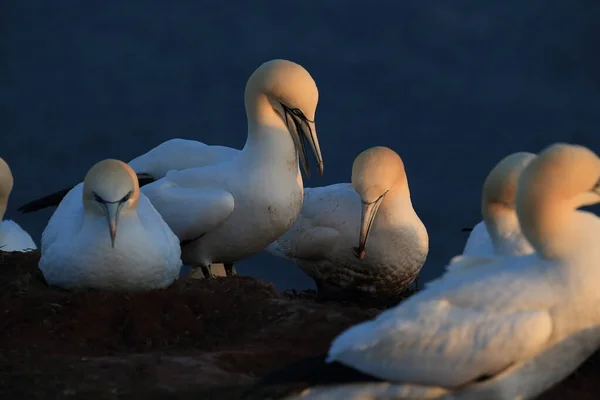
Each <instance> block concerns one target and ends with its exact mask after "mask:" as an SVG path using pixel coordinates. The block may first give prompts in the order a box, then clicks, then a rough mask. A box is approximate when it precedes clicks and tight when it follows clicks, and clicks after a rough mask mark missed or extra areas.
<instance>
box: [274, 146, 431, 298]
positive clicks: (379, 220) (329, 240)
mask: <svg viewBox="0 0 600 400" xmlns="http://www.w3.org/2000/svg"><path fill="white" fill-rule="evenodd" d="M351 180H352V183H339V184H335V185H331V186H325V187H318V188H306V189H305V194H304V204H303V206H302V211H301V212H300V214H299V216H298V218H297V219H296V222H295V223H294V225H292V227H291V228H290V229H289V230H288V231H287V232H286V233H285V234H283V235H282V236H281V237H280V238H279V239H277V240H276V241H275V242H274V243H273V244H271V245H270V246H269V247H267V250H268V251H269V252H271V253H273V254H276V255H278V256H281V257H284V258H287V259H290V260H292V261H294V262H295V263H296V264H298V266H299V267H300V268H301V269H302V270H303V271H304V272H305V273H306V274H308V275H309V276H310V277H311V278H313V279H314V281H315V283H316V285H317V287H318V290H319V293H320V294H321V295H322V296H324V297H327V298H338V299H339V298H343V299H358V298H361V297H364V296H367V297H376V298H379V299H382V300H383V299H385V298H394V297H395V296H397V295H399V294H400V293H402V292H403V291H404V290H406V289H407V287H408V286H409V285H410V284H411V283H412V282H413V281H414V280H415V278H416V277H417V275H418V273H419V271H420V270H421V267H422V266H423V264H424V262H425V259H426V258H427V253H428V250H429V238H428V235H427V230H426V229H425V226H424V225H423V223H422V222H421V220H420V219H419V217H418V216H417V214H416V212H415V210H414V209H413V206H412V202H411V198H410V191H409V188H408V180H407V177H406V172H405V170H404V163H403V162H402V159H401V158H400V156H398V154H396V152H394V151H393V150H391V149H389V148H387V147H373V148H370V149H368V150H365V151H363V152H362V153H360V154H359V155H358V156H357V157H356V159H355V161H354V164H353V166H352V179H351Z"/></svg>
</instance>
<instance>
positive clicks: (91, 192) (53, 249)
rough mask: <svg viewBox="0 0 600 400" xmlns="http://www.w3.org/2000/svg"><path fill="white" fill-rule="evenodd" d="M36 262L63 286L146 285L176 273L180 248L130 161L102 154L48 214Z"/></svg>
mask: <svg viewBox="0 0 600 400" xmlns="http://www.w3.org/2000/svg"><path fill="white" fill-rule="evenodd" d="M39 267H40V270H41V271H42V272H43V273H44V277H45V278H46V281H47V282H48V284H49V285H52V286H58V287H62V288H66V289H74V288H78V289H83V288H94V289H104V290H114V291H139V290H150V289H156V288H164V287H167V286H169V285H170V284H171V283H172V282H173V281H174V280H175V279H176V278H177V277H178V276H179V270H180V268H181V248H180V246H179V240H178V239H177V237H176V236H175V235H174V234H173V232H171V230H170V229H169V227H168V226H167V224H166V223H165V222H164V221H163V219H162V218H161V216H160V215H159V214H158V212H157V211H156V210H155V209H154V207H153V206H152V204H151V203H150V201H149V200H148V199H147V198H146V196H144V195H143V194H141V193H140V188H139V185H138V180H137V177H136V174H135V172H134V171H133V170H132V169H131V167H129V166H128V165H127V164H125V163H124V162H121V161H118V160H104V161H100V162H99V163H97V164H96V165H94V166H93V167H92V168H91V169H90V170H89V172H88V173H87V175H86V177H85V179H84V181H83V183H80V184H78V185H77V186H75V187H74V188H73V189H72V190H71V191H70V192H69V193H68V194H67V195H66V196H65V198H64V200H63V201H62V202H61V203H60V205H59V206H58V208H57V209H56V212H55V213H54V214H53V215H52V217H51V218H50V221H49V222H48V226H46V229H44V232H43V233H42V258H41V260H40V264H39Z"/></svg>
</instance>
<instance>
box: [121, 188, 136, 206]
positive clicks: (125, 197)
mask: <svg viewBox="0 0 600 400" xmlns="http://www.w3.org/2000/svg"><path fill="white" fill-rule="evenodd" d="M132 194H133V192H132V191H131V190H130V191H129V193H127V194H126V195H125V196H123V198H122V199H121V200H119V203H125V202H126V201H127V200H129V199H130V198H131V195H132Z"/></svg>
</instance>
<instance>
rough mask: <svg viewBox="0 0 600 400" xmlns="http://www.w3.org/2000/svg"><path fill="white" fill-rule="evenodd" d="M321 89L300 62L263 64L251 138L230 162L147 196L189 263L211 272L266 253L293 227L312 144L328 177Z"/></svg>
mask: <svg viewBox="0 0 600 400" xmlns="http://www.w3.org/2000/svg"><path fill="white" fill-rule="evenodd" d="M318 97H319V95H318V91H317V86H316V84H315V82H314V80H313V79H312V77H311V76H310V74H309V73H308V72H307V71H306V70H305V69H304V68H303V67H302V66H300V65H298V64H296V63H293V62H291V61H286V60H272V61H269V62H266V63H264V64H262V65H261V66H260V67H259V68H258V69H257V70H256V71H254V73H253V74H252V75H251V76H250V78H249V79H248V83H247V84H246V90H245V94H244V100H245V106H246V115H247V118H248V138H247V140H246V144H245V146H244V148H243V149H242V150H241V151H240V152H239V154H238V155H237V156H236V157H234V158H233V159H232V160H231V161H229V162H224V163H220V164H217V165H210V166H206V167H201V168H190V169H186V170H182V171H169V172H168V173H167V174H166V176H165V177H164V178H162V179H160V180H158V181H156V182H153V183H151V184H148V185H146V186H144V187H143V188H142V191H143V192H144V193H145V194H146V195H147V196H148V198H149V199H150V201H151V202H152V204H153V205H154V207H156V209H157V210H158V212H159V213H160V214H161V215H162V216H163V218H164V219H165V221H166V222H167V224H168V225H169V226H170V227H171V229H172V230H173V232H174V233H175V234H176V235H177V236H178V237H179V239H180V240H181V241H182V256H183V262H184V263H185V264H187V265H192V266H195V267H201V268H202V269H203V270H205V271H206V270H208V272H209V273H210V265H211V264H214V263H224V264H226V266H227V267H228V269H229V268H230V267H231V265H232V264H233V263H234V262H235V261H237V260H240V259H243V258H245V257H248V256H250V255H252V254H255V253H258V252H260V251H261V250H263V249H264V248H265V247H266V246H267V245H268V244H270V243H271V242H273V241H274V240H275V239H277V238H278V237H279V236H280V235H281V234H283V233H284V232H285V231H287V230H288V228H289V227H290V226H291V225H292V224H293V223H294V221H295V219H296V217H297V215H298V213H299V212H300V209H301V207H302V199H303V193H304V189H303V183H302V176H301V175H300V174H299V160H300V162H301V164H302V166H303V168H304V170H305V172H306V173H307V176H308V175H309V169H308V162H307V154H306V153H307V151H306V147H305V145H304V142H303V138H304V139H307V140H308V142H309V143H310V146H311V147H312V150H313V152H314V153H315V156H316V158H317V164H318V167H319V172H320V173H321V174H323V159H322V156H321V150H320V148H319V142H318V139H317V133H316V129H315V123H314V118H315V112H316V108H317V102H318Z"/></svg>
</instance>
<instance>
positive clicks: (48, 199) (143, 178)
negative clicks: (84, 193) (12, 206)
mask: <svg viewBox="0 0 600 400" xmlns="http://www.w3.org/2000/svg"><path fill="white" fill-rule="evenodd" d="M137 177H138V182H139V183H140V187H142V186H144V185H147V184H149V183H152V182H154V178H153V177H152V176H151V175H149V174H146V173H141V174H137ZM73 187H74V186H72V187H70V188H67V189H63V190H59V191H58V192H56V193H52V194H49V195H48V196H44V197H42V198H39V199H36V200H33V201H30V202H29V203H27V204H23V205H22V206H21V207H19V208H17V211H19V212H21V213H22V214H28V213H32V212H36V211H39V210H43V209H44V208H48V207H57V206H58V205H59V204H60V202H61V201H62V199H64V198H65V196H66V195H67V193H69V192H70V191H71V189H73Z"/></svg>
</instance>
